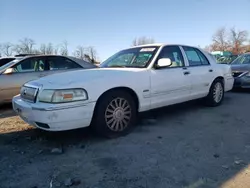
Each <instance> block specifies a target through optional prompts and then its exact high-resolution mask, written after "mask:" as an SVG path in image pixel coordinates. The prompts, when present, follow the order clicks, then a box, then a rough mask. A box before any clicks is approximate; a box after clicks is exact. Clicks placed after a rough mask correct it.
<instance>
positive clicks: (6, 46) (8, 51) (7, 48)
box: [1, 42, 13, 56]
mask: <svg viewBox="0 0 250 188" xmlns="http://www.w3.org/2000/svg"><path fill="white" fill-rule="evenodd" d="M12 47H13V45H12V44H11V43H9V42H6V43H3V44H2V45H1V51H2V53H3V55H5V56H11V55H12V53H13V50H12Z"/></svg>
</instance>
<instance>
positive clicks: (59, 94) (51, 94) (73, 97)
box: [38, 89, 88, 103]
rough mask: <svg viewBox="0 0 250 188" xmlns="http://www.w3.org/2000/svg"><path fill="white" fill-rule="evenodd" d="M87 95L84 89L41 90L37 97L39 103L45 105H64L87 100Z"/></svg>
mask: <svg viewBox="0 0 250 188" xmlns="http://www.w3.org/2000/svg"><path fill="white" fill-rule="evenodd" d="M87 99H88V95H87V92H86V91H85V90H84V89H60V90H47V89H45V90H43V91H42V92H41V93H39V95H38V100H39V101H40V102H46V103H65V102H74V101H83V100H87Z"/></svg>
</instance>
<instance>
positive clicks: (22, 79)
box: [0, 55, 97, 104]
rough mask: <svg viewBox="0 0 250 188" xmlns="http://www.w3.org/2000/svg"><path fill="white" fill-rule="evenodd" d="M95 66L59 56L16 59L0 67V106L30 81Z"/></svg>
mask: <svg viewBox="0 0 250 188" xmlns="http://www.w3.org/2000/svg"><path fill="white" fill-rule="evenodd" d="M96 67H97V66H95V65H93V64H91V63H88V62H86V61H84V60H81V59H77V58H75V57H70V56H60V55H33V56H24V57H22V56H21V57H16V58H15V60H13V61H10V62H9V63H7V64H5V65H3V66H1V67H0V104H2V103H6V102H11V100H12V98H13V97H14V96H15V95H18V94H19V92H20V88H21V86H22V85H23V84H24V83H26V82H28V81H31V80H35V79H39V78H41V77H43V76H47V75H50V74H55V73H60V72H65V71H71V70H77V69H90V68H96Z"/></svg>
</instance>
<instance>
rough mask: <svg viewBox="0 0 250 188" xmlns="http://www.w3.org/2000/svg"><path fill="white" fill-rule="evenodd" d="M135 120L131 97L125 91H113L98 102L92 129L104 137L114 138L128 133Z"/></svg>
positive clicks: (134, 107) (135, 115)
mask: <svg viewBox="0 0 250 188" xmlns="http://www.w3.org/2000/svg"><path fill="white" fill-rule="evenodd" d="M136 119H137V109H136V103H135V100H134V99H133V97H132V96H131V95H130V94H129V93H127V92H126V91H123V90H113V91H110V92H108V93H106V94H104V96H102V97H101V98H100V100H99V101H98V103H97V106H96V108H95V112H94V116H93V120H92V127H93V128H94V130H95V131H96V132H97V133H98V134H100V135H102V136H104V137H107V138H116V137H119V136H124V135H127V134H128V133H130V132H131V131H132V129H133V127H134V125H135V124H136Z"/></svg>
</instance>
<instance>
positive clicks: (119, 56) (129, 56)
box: [100, 46, 158, 68]
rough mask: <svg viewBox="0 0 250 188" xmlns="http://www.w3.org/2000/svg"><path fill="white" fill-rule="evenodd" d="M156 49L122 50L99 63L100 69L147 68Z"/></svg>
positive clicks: (152, 47) (151, 47) (153, 47)
mask: <svg viewBox="0 0 250 188" xmlns="http://www.w3.org/2000/svg"><path fill="white" fill-rule="evenodd" d="M157 50H158V47H156V46H150V47H138V48H132V49H127V50H122V51H120V52H118V53H116V54H115V55H113V56H111V57H110V58H108V59H107V60H106V61H104V62H103V63H101V65H100V67H102V68H105V67H136V68H144V67H147V66H148V64H149V63H150V61H151V60H152V59H153V57H154V55H155V53H156V52H157Z"/></svg>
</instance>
